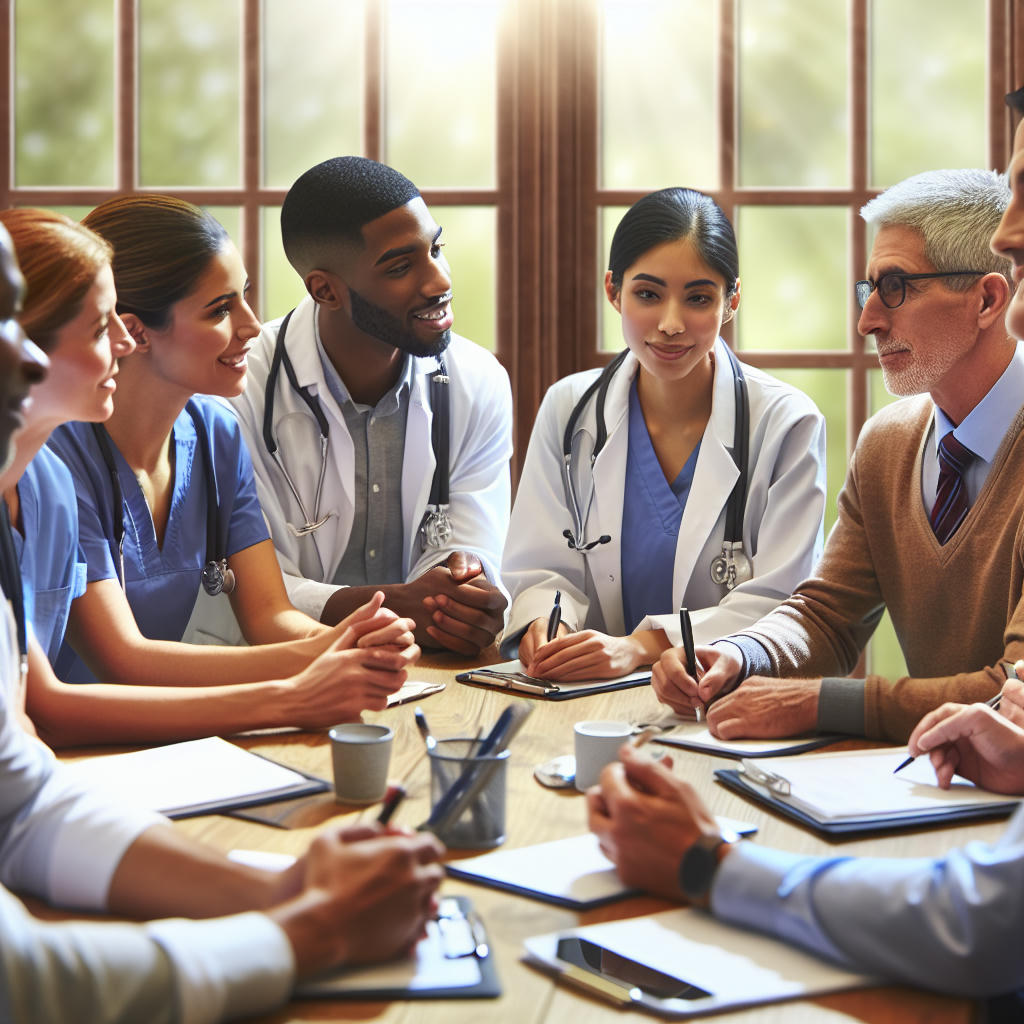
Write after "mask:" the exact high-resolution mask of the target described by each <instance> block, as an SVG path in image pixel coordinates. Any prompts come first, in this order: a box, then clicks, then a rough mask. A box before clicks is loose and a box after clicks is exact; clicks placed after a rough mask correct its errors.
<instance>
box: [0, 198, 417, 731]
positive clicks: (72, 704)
mask: <svg viewBox="0 0 1024 1024" xmlns="http://www.w3.org/2000/svg"><path fill="white" fill-rule="evenodd" d="M158 199H159V197H156V198H155V199H151V200H147V202H155V201H158ZM182 205H183V206H184V207H186V208H187V204H182ZM197 212H198V211H197ZM0 223H3V224H5V225H6V226H7V228H8V230H9V232H10V234H11V237H12V239H13V241H14V245H15V248H16V250H17V252H18V256H19V258H20V259H21V261H22V267H23V273H24V280H25V296H24V300H23V304H22V309H21V312H20V321H21V323H22V326H23V328H25V329H27V331H28V332H29V334H30V336H31V338H32V339H33V340H34V341H35V342H36V343H37V344H38V346H39V347H40V348H42V349H43V351H44V352H46V354H47V355H48V357H49V360H50V372H49V374H48V375H47V378H46V380H45V381H43V382H42V383H40V384H38V385H37V386H36V387H35V388H34V389H33V394H32V401H31V403H30V405H29V407H28V410H27V412H26V415H25V427H24V430H23V431H22V433H21V434H20V435H19V438H18V444H17V451H16V453H15V455H14V457H13V460H12V462H11V464H10V465H9V466H8V468H7V469H6V470H5V471H4V472H3V473H0V487H2V489H3V492H4V497H5V499H6V503H7V505H8V507H9V511H10V519H11V523H12V525H13V529H12V531H11V537H12V540H13V542H14V543H13V546H14V554H15V557H16V559H17V568H18V570H20V576H21V582H22V589H23V594H24V603H25V609H26V618H27V621H28V622H29V623H30V625H31V630H30V631H29V632H30V635H27V636H26V642H27V648H28V649H27V656H28V692H27V703H28V712H29V715H30V717H31V718H32V721H33V722H34V724H35V726H36V728H37V729H38V730H39V732H40V735H42V736H43V738H44V739H45V740H46V742H47V743H49V744H50V745H51V746H68V745H73V744H77V743H97V742H111V741H114V742H118V741H120V742H155V741H168V740H178V739H189V738H193V737H198V736H207V735H214V734H217V735H225V734H230V733H234V732H241V731H244V730H247V729H255V728H266V727H272V726H282V725H293V726H294V725H297V726H302V727H305V728H326V727H327V726H330V725H333V724H335V723H337V722H341V721H351V720H352V719H353V718H356V717H358V715H359V713H360V712H361V711H362V710H364V709H366V708H372V709H376V710H379V709H380V708H383V707H384V705H385V702H386V699H387V694H388V693H390V692H391V691H393V690H394V689H396V688H397V687H398V686H399V685H401V683H402V682H403V681H404V679H405V671H406V668H407V667H408V666H409V665H410V664H412V663H413V662H414V661H415V659H416V657H417V656H418V652H419V649H418V648H417V647H416V646H415V644H414V643H413V640H412V634H411V632H409V631H410V630H411V629H412V623H411V622H410V621H408V620H400V619H398V618H397V616H395V615H394V613H392V612H390V611H388V610H387V609H384V608H381V607H379V604H380V601H381V598H382V595H377V596H376V597H375V598H374V599H373V600H372V601H371V602H370V603H369V605H368V606H367V607H366V608H365V609H363V610H362V611H361V612H360V613H358V614H356V615H355V616H353V618H352V619H351V620H350V621H349V622H348V623H347V624H346V627H345V628H344V629H341V630H339V631H338V634H339V635H338V636H337V638H336V642H335V644H334V645H333V646H332V649H330V650H328V651H325V652H324V653H322V654H321V655H320V656H319V657H317V658H315V659H314V660H312V661H311V662H310V663H309V664H308V665H307V666H306V667H305V668H304V669H302V670H300V671H298V672H297V673H295V674H294V675H290V676H287V677H284V678H273V677H271V676H270V672H272V671H273V667H274V666H273V664H271V663H270V662H264V663H263V665H262V668H259V667H256V666H253V664H252V659H253V657H255V656H256V655H258V654H259V653H260V652H259V650H258V649H257V650H247V651H241V650H239V649H237V648H234V647H232V648H226V649H224V650H223V651H220V652H217V651H215V650H213V649H211V648H209V647H204V648H200V649H198V650H193V649H192V648H187V647H185V646H184V645H181V644H175V645H164V646H165V647H167V646H171V648H172V649H173V650H174V651H175V653H176V654H177V655H178V656H179V660H178V661H177V663H176V665H175V664H172V665H170V666H164V669H165V671H166V672H167V675H166V676H164V677H160V676H159V675H158V672H157V670H156V669H157V666H156V665H155V661H156V660H158V659H154V657H153V656H152V653H153V652H152V650H151V649H150V647H149V646H148V645H149V644H151V643H153V642H152V641H151V640H150V639H149V638H147V637H144V636H141V635H138V636H136V637H135V639H134V643H133V642H132V638H131V634H130V633H129V632H127V631H126V630H124V629H122V628H119V625H118V620H117V618H116V617H115V615H113V614H110V615H108V616H106V617H104V612H103V610H102V609H101V611H100V612H99V613H98V617H99V621H96V622H94V627H95V629H96V630H97V631H98V632H99V633H101V634H102V635H103V636H104V637H106V638H108V640H109V641H110V642H111V643H113V644H115V645H118V644H119V645H120V647H121V648H122V649H120V650H117V651H116V655H117V659H119V660H120V661H121V662H123V663H124V664H123V665H122V666H121V671H120V673H118V674H116V675H115V676H113V677H112V678H115V679H117V681H118V683H119V684H120V685H112V684H110V683H106V682H104V683H95V684H91V685H87V686H78V685H74V684H71V683H65V682H63V681H61V680H60V679H58V677H57V674H56V673H55V672H54V671H53V668H52V667H51V663H52V662H54V661H55V659H56V657H57V655H58V652H59V651H60V649H61V643H62V640H63V637H64V625H65V623H66V621H67V619H68V613H69V609H70V608H71V606H72V601H73V599H76V598H80V597H81V596H82V593H83V592H84V591H85V589H86V588H85V583H86V566H85V564H84V563H85V561H86V558H85V556H84V555H83V554H82V553H81V552H80V550H79V544H78V535H79V517H78V501H77V498H76V490H75V485H74V483H73V481H72V478H71V474H70V472H69V471H68V469H67V468H66V467H65V465H64V463H63V462H62V461H61V459H60V458H59V457H58V456H57V454H55V453H54V452H53V451H51V450H50V449H49V448H47V447H46V446H45V441H46V440H47V438H48V437H49V435H50V432H51V431H52V430H53V429H54V428H55V427H56V426H58V425H60V424H62V423H67V422H69V421H71V420H78V421H81V422H80V424H79V426H80V427H82V428H83V430H88V429H90V426H91V425H92V424H96V423H99V422H104V421H107V420H108V419H109V417H110V415H111V412H112V409H113V398H114V395H115V391H116V389H117V386H118V382H119V381H123V379H124V378H123V377H121V374H120V373H119V369H120V367H119V361H120V360H122V359H125V357H130V358H128V360H127V363H128V364H130V363H131V361H132V360H134V359H136V358H137V357H136V356H135V355H131V353H132V351H133V349H134V344H133V342H132V339H131V336H130V335H129V334H128V333H127V332H126V331H125V330H124V328H123V326H122V324H121V321H120V319H119V317H118V316H117V314H116V312H115V311H114V303H115V296H114V287H113V278H112V275H111V268H110V256H111V251H110V248H109V246H108V245H107V243H106V242H104V241H103V239H101V238H99V237H98V236H97V235H96V234H95V233H93V232H92V231H90V230H89V229H88V228H86V227H85V226H83V225H81V224H77V223H75V222H74V221H71V220H69V219H68V218H67V217H65V216H63V215H62V214H59V213H54V212H52V211H48V210H37V209H32V208H20V209H16V210H5V211H2V212H0ZM170 234H171V233H168V235H170ZM128 376H129V377H130V376H131V374H130V373H129V374H128ZM199 476H201V474H199ZM249 484H250V487H251V485H252V483H251V479H250V481H249ZM80 489H81V490H84V488H80ZM222 493H224V494H226V491H225V492H222ZM180 533H181V531H179V536H180ZM204 541H205V537H204ZM264 543H265V544H266V546H267V548H268V549H269V548H270V545H269V541H264ZM129 551H130V549H129ZM268 564H269V568H270V570H271V574H270V576H269V578H268V577H263V578H252V577H248V579H249V583H248V584H247V587H248V589H250V590H252V591H253V595H259V594H264V593H267V592H270V593H273V592H274V589H275V588H274V587H273V583H274V580H273V574H275V573H276V574H277V593H279V595H280V597H281V599H282V601H283V603H284V604H285V605H287V598H286V597H285V594H284V588H283V585H282V584H281V581H280V573H279V570H278V567H277V563H276V560H275V559H274V557H273V552H272V550H271V551H270V553H269V563H268ZM239 568H240V569H241V566H239ZM183 575H184V580H183V582H184V584H185V585H186V586H188V585H189V584H191V597H192V599H193V600H194V592H195V590H196V589H197V587H198V569H196V568H195V567H194V566H193V572H192V573H185V574H183ZM243 578H245V574H244V573H243ZM115 589H116V594H115V596H116V597H117V598H121V599H122V600H123V598H122V595H121V593H120V590H119V587H117V588H115ZM132 595H133V596H135V592H134V587H133V588H132ZM188 596H189V595H186V599H187V597H188ZM150 597H151V601H152V600H153V598H152V595H150ZM220 600H225V598H223V597H222V598H220ZM104 607H106V608H108V609H109V605H108V606H104ZM288 607H290V606H288ZM161 610H163V609H161ZM183 614H184V613H183ZM147 618H148V621H152V620H153V618H154V613H153V611H152V610H149V612H148V614H147ZM306 625H307V627H309V628H312V629H315V630H322V629H323V627H320V626H319V625H318V624H317V623H315V622H311V621H307V623H306ZM300 628H301V627H300ZM111 638H112V639H111ZM381 644H383V645H384V646H380V645H381ZM92 646H96V645H92ZM153 646H154V647H156V648H159V647H160V645H159V643H154V644H153ZM133 652H134V653H133ZM194 654H198V655H199V656H200V659H201V661H200V662H199V663H198V664H197V663H195V662H190V664H191V671H192V680H193V681H194V682H207V681H208V680H209V677H211V676H213V675H214V673H213V672H212V671H211V667H219V664H220V663H221V662H223V661H224V660H225V659H227V660H228V661H232V662H239V661H248V662H249V663H250V664H249V668H248V670H247V671H249V672H250V673H252V675H254V676H255V675H259V674H261V673H262V674H264V675H265V678H263V679H260V680H259V681H256V682H234V683H232V684H230V685H222V686H213V685H192V686H187V685H179V686H171V685H165V686H151V685H130V684H129V685H124V683H125V682H129V683H150V682H152V681H154V680H156V679H160V680H161V681H162V682H170V681H171V680H172V679H175V678H178V679H180V680H181V681H182V682H184V681H185V680H187V679H189V675H188V672H186V671H184V670H183V669H184V667H185V661H186V659H188V658H189V657H190V656H191V655H194ZM308 658H309V655H307V660H308ZM48 659H49V660H48ZM173 661H174V659H172V662H173ZM282 667H283V666H282ZM176 668H177V670H179V674H178V676H177V677H176V676H175V675H174V673H175V670H176ZM242 671H243V678H244V671H246V670H245V669H242Z"/></svg>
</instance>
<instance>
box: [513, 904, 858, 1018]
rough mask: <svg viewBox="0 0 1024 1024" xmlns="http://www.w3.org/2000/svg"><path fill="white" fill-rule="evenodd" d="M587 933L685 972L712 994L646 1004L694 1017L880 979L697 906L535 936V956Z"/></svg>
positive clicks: (550, 961)
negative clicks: (736, 925)
mask: <svg viewBox="0 0 1024 1024" xmlns="http://www.w3.org/2000/svg"><path fill="white" fill-rule="evenodd" d="M569 934H572V935H581V936H584V937H586V938H588V939H590V940H591V941H592V942H596V943H598V944H599V945H601V946H604V947H605V948H607V949H610V950H612V951H613V952H615V953H618V954H619V955H620V956H625V957H628V958H630V959H631V960H636V961H638V962H640V963H643V964H646V965H648V966H650V967H653V968H655V969H656V970H659V971H663V972H664V973H666V974H670V975H673V976H674V977H677V978H681V979H683V980H685V981H688V982H690V983H691V984H693V985H697V986H699V987H700V988H702V989H704V990H705V991H707V992H709V993H711V994H710V996H709V997H706V998H702V999H695V1000H692V1001H689V1000H683V999H670V1000H664V1001H659V1000H652V999H650V998H648V997H644V998H643V999H642V1000H638V1001H639V1002H642V1004H643V1005H645V1006H647V1007H648V1008H650V1009H654V1010H657V1011H658V1012H661V1013H664V1014H665V1015H666V1016H673V1017H691V1016H698V1015H700V1014H705V1013H708V1012H710V1011H712V1010H719V1009H724V1008H726V1007H732V1006H744V1005H755V1004H758V1003H766V1002H774V1001H777V1000H781V999H795V998H801V997H804V996H807V995H818V994H821V993H824V992H836V991H842V990H844V989H850V988H859V987H863V986H865V985H870V984H873V983H876V982H875V981H874V979H872V978H869V977H867V976H866V975H862V974H855V973H853V972H851V971H847V970H844V969H842V968H840V967H836V966H834V965H832V964H829V963H827V962H826V961H824V960H818V959H817V958H815V957H812V956H810V955H809V954H807V953H802V952H800V951H799V950H796V949H793V948H791V947H789V946H785V945H783V944H782V943H781V942H777V941H776V940H774V939H770V938H767V937H766V936H763V935H759V934H756V933H753V932H745V931H741V930H739V929H736V928H732V927H730V926H729V925H726V924H722V923H721V922H719V921H716V920H715V919H714V918H713V917H710V916H709V915H707V914H704V913H702V912H700V911H697V910H693V909H680V910H669V911H665V912H664V913H661V914H653V915H649V916H646V917H636V918H631V919H629V920H626V921H614V922H610V923H606V924H599V925H592V926H590V927H588V928H575V929H572V930H571V932H560V933H555V934H551V935H541V936H536V937H534V938H531V939H527V940H526V943H525V946H526V951H527V954H528V959H530V960H533V961H536V962H539V963H542V964H546V965H547V966H549V967H555V968H558V966H559V962H558V961H557V959H556V957H555V947H556V944H557V940H558V938H559V937H560V936H562V935H569Z"/></svg>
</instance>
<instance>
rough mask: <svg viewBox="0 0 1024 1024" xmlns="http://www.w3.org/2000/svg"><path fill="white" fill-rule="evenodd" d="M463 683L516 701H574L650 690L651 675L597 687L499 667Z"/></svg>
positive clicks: (463, 676) (474, 673)
mask: <svg viewBox="0 0 1024 1024" xmlns="http://www.w3.org/2000/svg"><path fill="white" fill-rule="evenodd" d="M455 678H456V679H457V680H458V681H459V682H460V683H468V684H469V685H471V686H486V687H488V688H489V689H492V690H504V691H505V692H507V693H510V694H514V695H515V696H517V697H534V698H536V699H537V700H572V699H573V698H574V697H589V696H591V695H592V694H595V693H609V692H610V691H612V690H628V689H631V688H632V687H634V686H647V685H648V683H650V681H651V674H650V672H646V673H640V674H637V675H635V676H633V677H632V678H629V679H605V680H601V681H600V682H595V683H554V682H547V681H546V680H534V679H531V677H530V676H526V675H523V674H522V673H521V672H502V671H501V670H500V668H499V666H491V667H488V668H475V669H469V670H468V671H466V672H460V673H459V674H458V675H457V676H456V677H455Z"/></svg>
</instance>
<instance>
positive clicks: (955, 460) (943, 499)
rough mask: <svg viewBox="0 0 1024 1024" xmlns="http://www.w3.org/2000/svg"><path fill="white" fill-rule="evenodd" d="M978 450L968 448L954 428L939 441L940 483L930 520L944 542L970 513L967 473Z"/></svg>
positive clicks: (939, 539)
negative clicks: (965, 475) (955, 433)
mask: <svg viewBox="0 0 1024 1024" xmlns="http://www.w3.org/2000/svg"><path fill="white" fill-rule="evenodd" d="M972 458H974V452H972V451H971V450H970V448H965V447H964V446H963V445H962V444H961V443H960V442H959V441H958V440H957V439H956V438H955V437H954V436H953V431H952V430H951V431H950V432H949V433H948V434H947V435H946V436H945V437H944V438H942V440H941V441H939V486H938V489H937V491H936V492H935V504H934V506H933V507H932V514H931V516H930V517H929V521H930V522H931V524H932V529H933V530H934V531H935V536H936V537H937V538H938V541H939V543H940V544H945V543H946V541H948V540H949V538H950V537H952V536H953V534H954V533H956V531H957V528H958V527H959V526H960V524H961V523H962V522H963V521H964V517H965V516H966V515H967V511H968V509H969V507H970V506H969V504H968V502H967V486H966V484H965V483H964V473H965V472H966V470H967V466H968V465H969V463H970V461H971V459H972Z"/></svg>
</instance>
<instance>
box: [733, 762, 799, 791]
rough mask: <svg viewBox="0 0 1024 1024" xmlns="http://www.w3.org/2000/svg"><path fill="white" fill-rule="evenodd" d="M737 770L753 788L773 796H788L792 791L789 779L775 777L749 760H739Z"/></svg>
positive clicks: (774, 774)
mask: <svg viewBox="0 0 1024 1024" xmlns="http://www.w3.org/2000/svg"><path fill="white" fill-rule="evenodd" d="M739 770H740V772H741V773H742V774H743V775H745V776H746V777H747V778H748V779H749V780H750V781H751V782H752V783H753V784H754V785H755V786H762V787H763V788H764V789H767V790H768V792H769V793H772V794H774V795H775V796H789V794H790V793H791V792H792V791H793V790H792V787H791V786H790V784H789V779H787V778H785V777H783V776H782V775H777V774H776V773H775V772H772V771H769V770H768V769H767V768H762V767H761V765H759V764H757V763H756V762H754V761H751V760H750V759H749V758H746V757H744V758H741V760H740V768H739Z"/></svg>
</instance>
